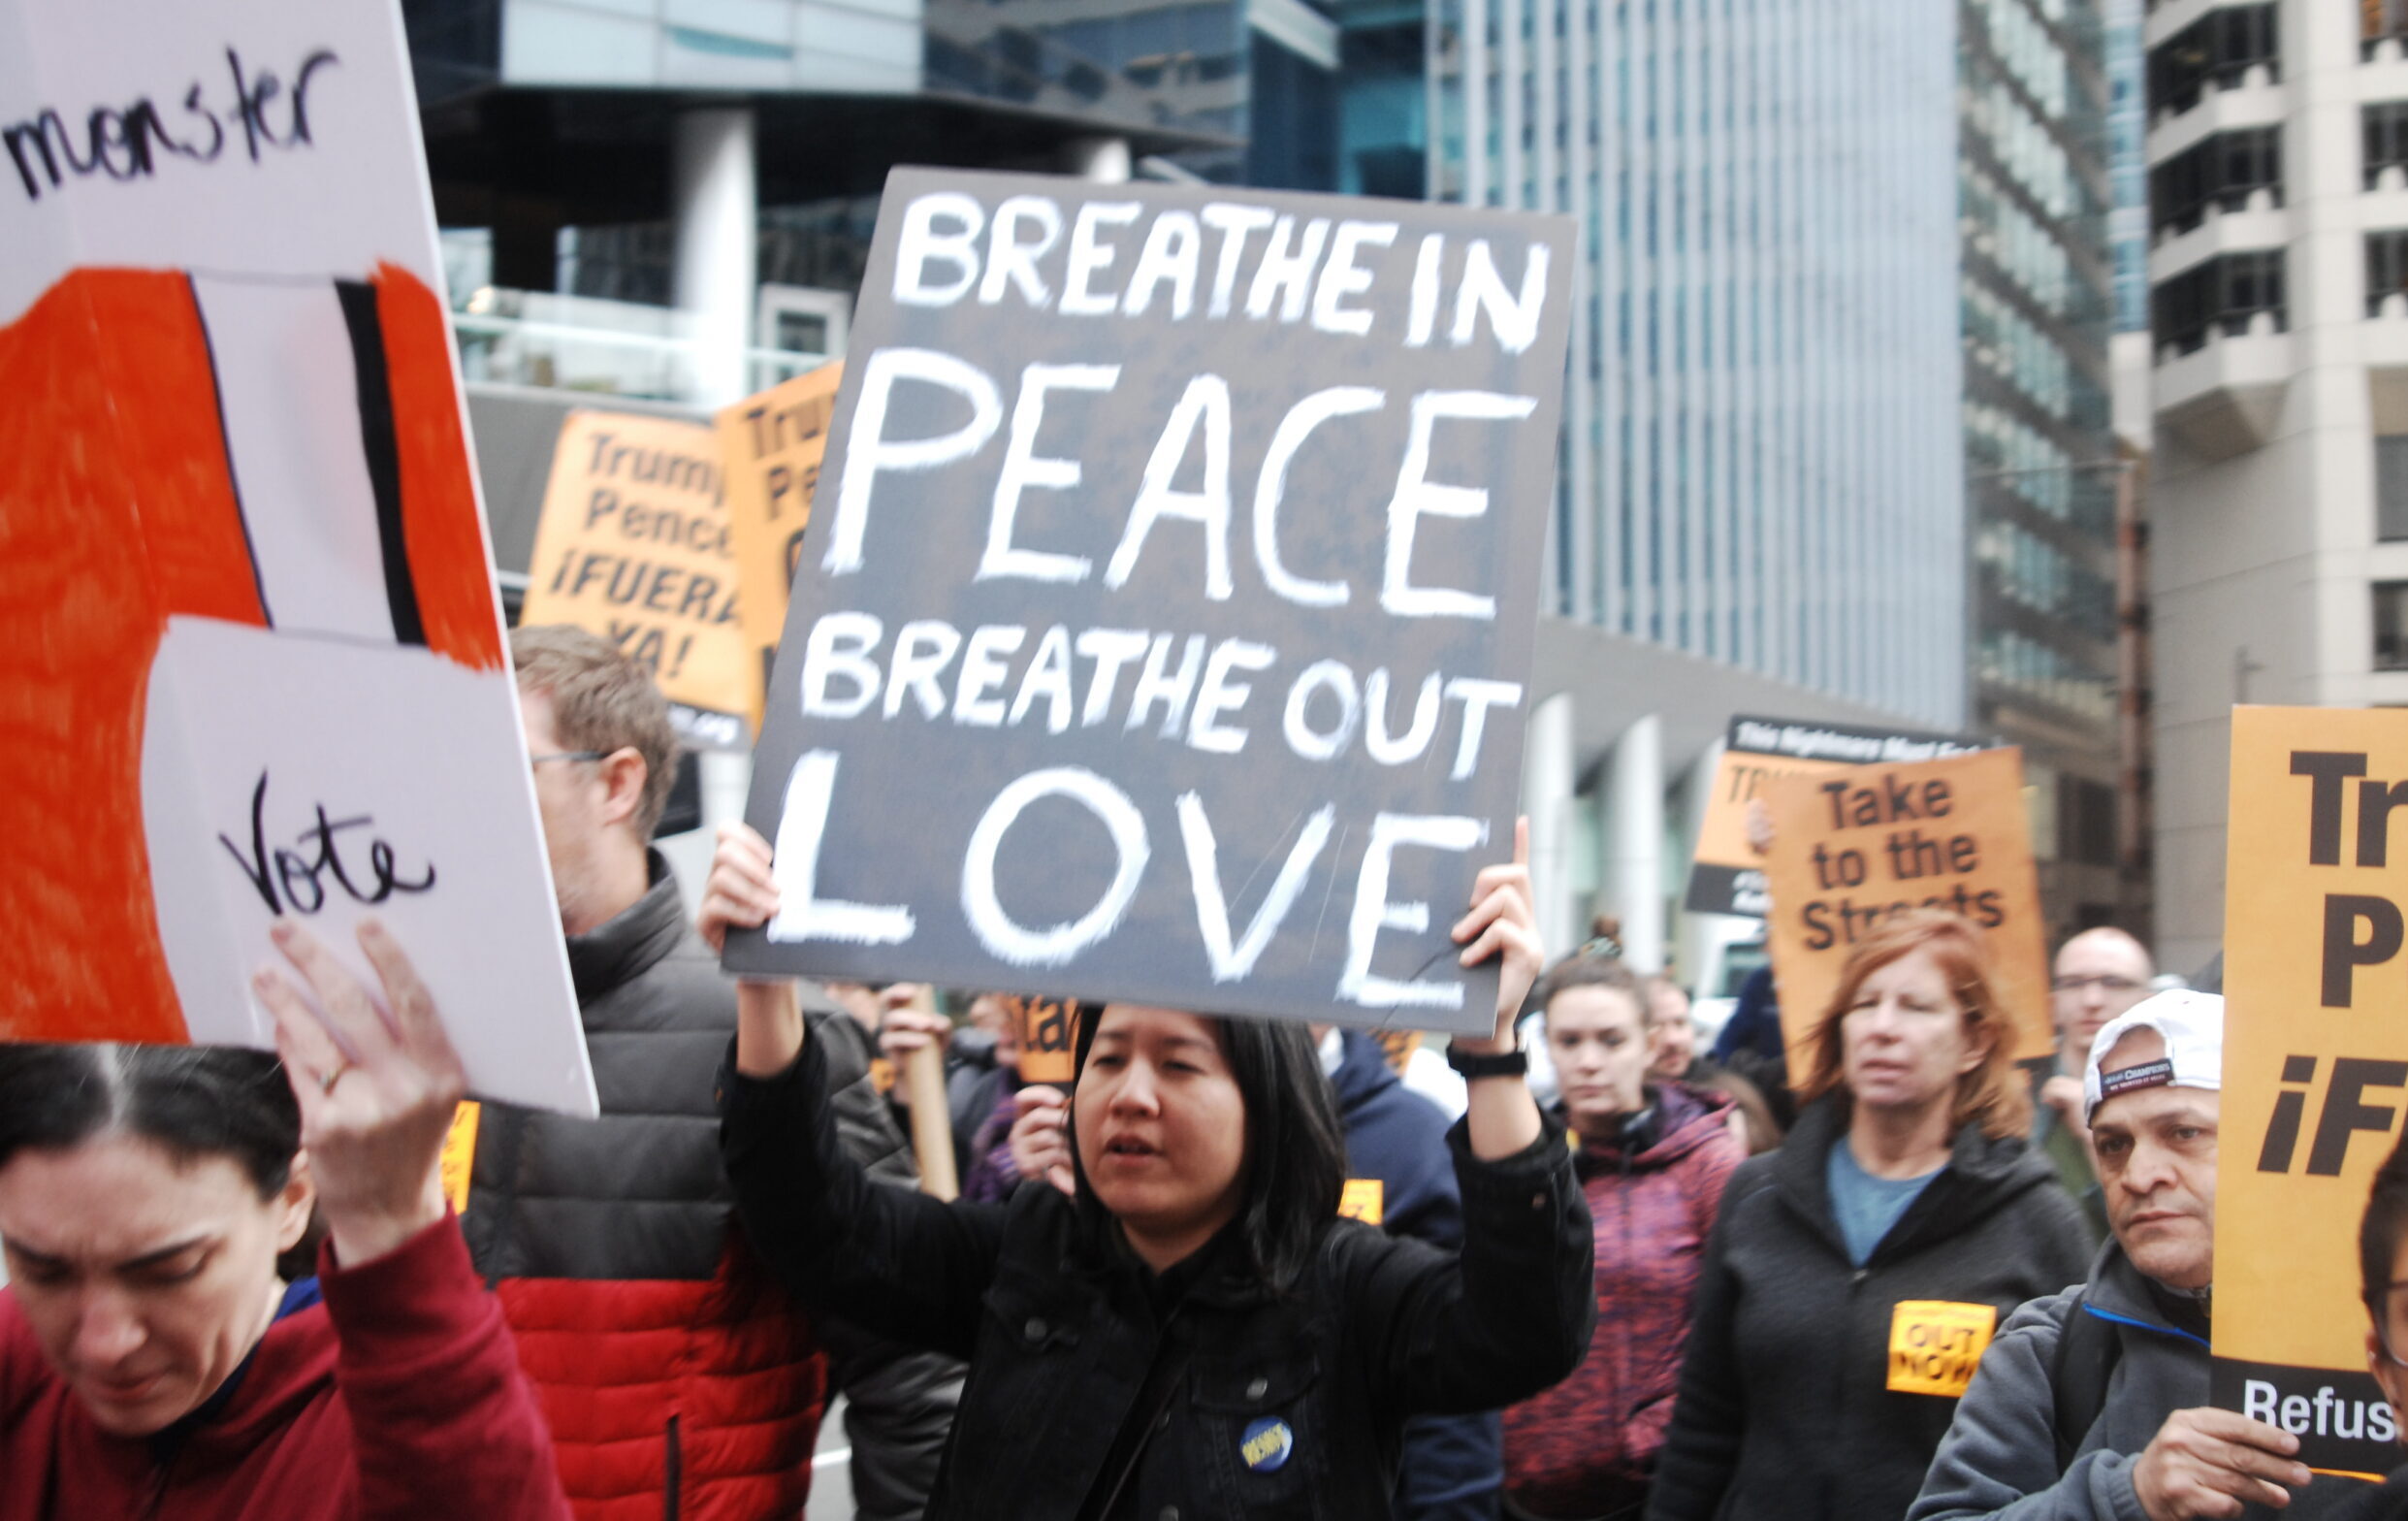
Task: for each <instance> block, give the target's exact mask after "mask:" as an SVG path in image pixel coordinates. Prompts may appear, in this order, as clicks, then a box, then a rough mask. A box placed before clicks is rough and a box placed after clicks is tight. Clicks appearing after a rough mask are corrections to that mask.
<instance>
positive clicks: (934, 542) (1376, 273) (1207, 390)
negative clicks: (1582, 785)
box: [727, 170, 1572, 1030]
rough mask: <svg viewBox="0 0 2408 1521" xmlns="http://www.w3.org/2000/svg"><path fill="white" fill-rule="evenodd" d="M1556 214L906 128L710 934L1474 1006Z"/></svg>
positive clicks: (1483, 1023)
mask: <svg viewBox="0 0 2408 1521" xmlns="http://www.w3.org/2000/svg"><path fill="white" fill-rule="evenodd" d="M1571 255H1572V229H1571V226H1570V224H1569V223H1567V222H1564V221H1562V220H1560V219H1557V218H1546V217H1535V216H1526V215H1521V214H1514V213H1506V212H1497V211H1490V210H1464V209H1461V208H1448V207H1437V206H1428V205H1420V204H1412V203H1402V202H1382V201H1365V200H1359V199H1339V198H1320V197H1306V196H1289V195H1277V194H1268V193H1255V192H1248V191H1234V190H1231V191H1224V190H1221V189H1218V188H1185V187H1166V186H1153V185H1147V186H1137V185H1110V186H1101V185H1096V184H1092V183H1088V182H1084V181H1078V180H1065V179H1053V178H1025V177H1007V176H980V175H964V174H939V173H935V172H930V171H921V170H898V171H897V172H896V173H895V174H894V175H893V177H892V178H889V179H888V181H887V185H886V195H885V201H884V204H883V208H882V210H881V214H880V217H879V224H878V232H877V237H876V239H875V241H874V243H873V244H872V248H871V256H870V262H869V268H868V275H867V277H866V281H865V284H864V288H863V293H862V298H861V304H860V309H859V311H858V312H857V314H856V319H855V322H854V325H853V330H852V332H853V343H852V352H851V357H850V359H849V360H848V363H847V366H846V371H845V378H844V386H843V390H842V392H841V394H840V396H839V398H838V401H837V405H836V412H835V416H834V419H833V423H832V427H831V431H830V442H829V445H828V451H827V458H826V462H825V465H824V468H823V470H822V473H821V481H820V489H819V496H818V499H817V501H816V502H815V505H814V509H813V514H812V526H811V535H810V537H809V539H808V540H806V542H805V545H804V554H803V558H802V566H801V572H800V574H799V576H798V577H797V579H796V582H795V585H794V590H793V603H792V606H791V608H790V609H789V615H788V618H787V629H786V635H785V639H784V641H783V643H782V644H781V646H780V649H779V652H778V660H777V665H776V671H775V675H774V677H773V679H772V681H771V684H770V703H769V713H768V722H767V726H766V728H765V730H764V733H763V736H762V740H761V744H760V747H759V749H758V751H757V753H756V757H755V771H754V784H753V786H754V790H753V795H752V800H751V806H750V808H749V810H748V818H749V819H750V821H751V822H752V824H753V825H755V827H757V828H759V829H760V830H761V831H762V832H763V833H764V834H766V835H768V836H769V837H770V839H771V841H772V842H773V845H774V847H775V849H776V869H777V872H778V877H779V882H780V886H781V889H782V894H783V898H784V907H783V910H782V912H781V914H780V915H779V917H778V918H777V919H776V920H774V921H773V922H771V923H770V924H769V925H768V926H767V927H766V930H765V932H758V933H755V934H753V935H750V936H746V937H740V938H736V939H732V940H731V942H730V947H729V951H728V955H727V964H728V965H729V966H730V967H732V968H735V969H738V970H746V971H759V970H771V969H785V970H791V971H797V972H804V973H810V974H815V975H819V976H825V977H839V978H846V979H851V980H858V981H891V980H895V979H898V978H902V977H905V976H907V975H908V976H910V977H913V978H915V979H925V980H929V981H933V982H937V983H940V984H949V985H952V986H957V987H991V988H997V989H1003V990H1009V991H1022V992H1035V993H1044V994H1049V995H1052V996H1056V997H1075V998H1079V999H1082V1000H1089V1001H1110V1000H1113V999H1122V1000H1134V1001H1142V1002H1147V1003H1155V1004H1165V1005H1169V1006H1172V1007H1177V1008H1189V1009H1198V1010H1209V1011H1215V1012H1220V1013H1227V1014H1256V1015H1269V1016H1291V1017H1309V1018H1315V1019H1345V1020H1350V1021H1352V1022H1355V1023H1360V1024H1382V1023H1391V1022H1393V1023H1411V1024H1413V1025H1415V1026H1417V1027H1421V1028H1439V1029H1448V1030H1478V1029H1486V1028H1488V1027H1490V1026H1491V1024H1492V1023H1493V1019H1494V1017H1495V1016H1494V1011H1495V971H1494V967H1493V965H1489V966H1484V967H1481V968H1478V969H1475V970H1472V971H1465V970H1464V969H1463V968H1461V966H1460V965H1459V964H1458V960H1457V947H1456V946H1455V945H1454V943H1453V941H1452V940H1450V939H1449V938H1448V930H1449V927H1450V926H1451V925H1452V924H1453V923H1454V922H1455V920H1456V919H1457V918H1458V917H1459V916H1460V915H1461V913H1462V912H1463V910H1464V908H1465V907H1466V906H1467V905H1468V904H1469V902H1470V900H1471V887H1472V881H1473V878H1474V876H1475V875H1476V873H1477V872H1478V870H1479V868H1480V867H1481V866H1483V865H1485V864H1488V863H1490V862H1493V861H1497V860H1503V859H1507V858H1510V856H1511V853H1512V849H1513V817H1514V805H1515V798H1516V793H1517V792H1518V789H1519V769H1520V750H1521V736H1522V728H1523V719H1524V713H1525V690H1524V686H1523V682H1524V678H1525V672H1526V670H1527V668H1528V663H1529V658H1530V646H1531V640H1532V637H1533V633H1534V620H1535V613H1536V607H1537V589H1538V576H1539V567H1540V559H1541V550H1542V542H1543V536H1544V526H1545V520H1546V515H1547V512H1548V510H1549V506H1550V503H1551V502H1553V500H1554V480H1555V461H1556V445H1557V409H1558V402H1559V400H1560V394H1561V389H1562V382H1563V365H1564V346H1565V338H1566V334H1567V331H1568V318H1569V315H1570V308H1569V275H1570V270H1571Z"/></svg>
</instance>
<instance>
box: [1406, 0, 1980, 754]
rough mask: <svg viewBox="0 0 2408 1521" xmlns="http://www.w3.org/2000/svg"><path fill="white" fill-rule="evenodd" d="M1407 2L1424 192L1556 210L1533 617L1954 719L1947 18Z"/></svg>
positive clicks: (1832, 6)
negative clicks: (1555, 290) (1553, 607)
mask: <svg viewBox="0 0 2408 1521" xmlns="http://www.w3.org/2000/svg"><path fill="white" fill-rule="evenodd" d="M1430 3H1431V4H1432V6H1433V7H1434V8H1435V9H1434V11H1433V13H1432V23H1433V24H1432V32H1433V36H1432V39H1431V69H1432V74H1433V86H1434V88H1433V94H1434V96H1435V121H1436V126H1437V133H1436V145H1435V152H1434V154H1433V160H1434V163H1433V184H1432V189H1433V192H1434V193H1435V194H1436V195H1437V196H1438V197H1439V198H1442V199H1446V200H1453V201H1461V202H1467V203H1470V204H1474V205H1489V206H1503V207H1517V208H1528V209H1534V210H1552V211H1560V212H1564V213H1567V214H1569V215H1571V216H1572V217H1574V218H1575V219H1576V220H1577V221H1578V222H1579V223H1580V224H1581V228H1582V233H1583V239H1582V264H1581V268H1580V270H1579V272H1578V281H1577V286H1578V291H1579V299H1580V300H1581V302H1582V303H1583V304H1584V306H1585V313H1584V315H1585V320H1583V321H1581V322H1579V323H1578V324H1576V326H1575V328H1574V333H1573V351H1572V387H1571V395H1570V401H1569V405H1568V407H1567V409H1566V417H1565V427H1566V433H1567V439H1566V447H1565V460H1564V467H1563V471H1562V482H1561V502H1560V504H1559V510H1558V512H1557V521H1556V528H1555V534H1554V536H1553V543H1552V546H1551V548H1552V552H1553V556H1554V560H1553V570H1554V574H1553V586H1554V595H1555V599H1556V602H1557V610H1559V611H1560V612H1562V613H1563V614H1564V615H1565V616H1567V617H1569V618H1572V619H1575V620H1581V621H1585V622H1589V623H1592V624H1595V625H1597V626H1599V627H1602V628H1604V629H1606V630H1609V631H1618V632H1621V633H1625V634H1628V635H1631V636H1633V637H1636V638H1638V639H1642V640H1646V641H1651V642H1653V643H1656V644H1661V645H1665V646H1669V647H1671V648H1674V649H1678V650H1682V651H1686V652H1689V653H1691V654H1695V655H1699V656H1705V657H1708V658H1710V659H1713V660H1716V661H1719V662H1724V663H1730V664H1733V665H1736V666H1739V667H1742V668H1744V669H1748V670H1751V671H1756V672H1760V673H1762V674H1764V675H1767V676H1771V677H1775V678H1777V679H1780V680H1782V681H1783V682H1787V683H1791V684H1794V685H1795V686H1797V687H1799V688H1803V689H1806V690H1809V691H1814V692H1820V693H1824V694H1828V695H1831V696H1837V697H1842V698H1846V699H1848V700H1851V701H1855V702H1859V703H1862V704H1865V705H1867V706H1868V707H1871V708H1875V709H1878V710H1881V711H1884V712H1887V713H1891V714H1894V715H1897V716H1898V717H1901V718H1907V719H1911V720H1914V721H1917V722H1921V723H1925V724H1934V725H1942V726H1947V727H1954V726H1956V725H1957V724H1959V723H1961V722H1962V721H1963V720H1964V718H1965V716H1966V674H1967V659H1966V645H1967V628H1968V622H1967V604H1966V577H1965V563H1966V562H1965V555H1966V539H1965V512H1964V495H1965V487H1964V480H1963V474H1962V469H1961V463H1960V462H1961V456H1962V449H1961V442H1960V437H1959V430H1960V422H1959V408H1960V395H1961V390H1960V375H1961V372H1962V370H1963V366H1962V363H1961V360H1960V356H1959V340H1958V307H1959V296H1958V292H1957V289H1956V269H1957V263H1958V260H1957V247H1958V234H1957V229H1958V209H1957V199H1958V186H1957V165H1956V162H1955V157H1954V151H1953V150H1954V145H1955V134H1954V132H1953V130H1952V127H1951V123H1952V120H1953V117H1954V101H1955V98H1956V88H1957V55H1956V48H1955V44H1956V22H1955V16H1953V14H1952V13H1951V11H1950V10H1949V8H1947V7H1944V6H1939V5H1900V4H1895V3H1885V0H1651V3H1646V4H1631V3H1603V0H1430Z"/></svg>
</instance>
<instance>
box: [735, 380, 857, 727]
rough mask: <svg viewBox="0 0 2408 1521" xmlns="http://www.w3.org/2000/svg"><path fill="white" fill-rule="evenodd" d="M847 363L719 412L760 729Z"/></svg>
mask: <svg viewBox="0 0 2408 1521" xmlns="http://www.w3.org/2000/svg"><path fill="white" fill-rule="evenodd" d="M844 374H845V367H844V365H843V364H842V363H841V362H840V363H837V364H829V365H821V366H820V367H819V369H817V370H814V371H812V372H809V373H808V374H799V375H796V376H795V377H794V378H793V379H791V380H786V381H781V382H780V383H779V384H777V385H774V386H772V387H770V388H769V389H768V390H766V391H763V392H761V393H760V394H759V395H758V396H750V397H747V398H745V399H744V400H743V401H741V402H738V403H737V404H735V405H733V406H729V407H725V408H722V410H721V412H720V414H719V419H718V422H719V446H720V458H721V460H722V462H724V465H725V468H726V471H727V523H728V529H729V532H730V534H732V535H733V543H734V545H735V551H736V567H737V568H736V582H737V585H738V586H739V587H740V588H742V591H743V597H742V599H741V605H742V607H743V622H744V637H745V641H746V643H747V644H748V645H749V646H751V658H752V660H753V662H754V663H755V677H754V691H753V700H752V703H751V706H750V709H749V711H750V712H751V713H752V715H753V727H754V728H755V730H757V729H758V728H760V719H761V705H762V703H763V702H764V701H765V700H766V698H767V696H768V691H769V685H768V684H769V663H770V661H771V660H772V659H774V658H775V657H776V655H777V653H778V639H779V637H780V635H782V634H784V633H785V632H786V599H787V590H788V589H789V588H790V587H792V586H793V584H794V573H795V571H796V570H797V569H798V568H799V567H800V566H801V565H802V558H803V531H804V530H805V529H806V528H809V527H810V526H811V496H812V493H813V492H814V491H815V490H816V489H818V487H819V461H820V458H821V456H822V455H824V454H825V453H826V451H827V445H828V421H829V419H830V418H831V417H832V416H833V415H834V414H835V411H836V387H837V384H838V382H840V381H841V380H843V378H844Z"/></svg>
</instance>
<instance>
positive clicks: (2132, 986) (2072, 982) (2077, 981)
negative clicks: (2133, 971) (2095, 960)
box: [2048, 976, 2141, 993]
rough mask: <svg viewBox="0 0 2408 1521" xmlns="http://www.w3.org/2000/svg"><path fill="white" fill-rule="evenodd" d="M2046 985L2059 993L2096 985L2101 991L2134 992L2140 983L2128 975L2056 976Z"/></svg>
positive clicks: (2137, 989) (2073, 991)
mask: <svg viewBox="0 0 2408 1521" xmlns="http://www.w3.org/2000/svg"><path fill="white" fill-rule="evenodd" d="M2048 986H2049V987H2052V988H2054V989H2056V990H2057V991H2058V992H2061V993H2078V992H2081V991H2083V990H2084V989H2085V988H2091V987H2096V988H2098V989H2099V990H2100V991H2101V992H2103V993H2136V992H2138V991H2139V990H2140V987H2141V985H2140V984H2138V983H2135V982H2134V981H2133V980H2132V979H2131V978H2129V977H2113V976H2109V977H2058V978H2052V979H2050V980H2049V984H2048Z"/></svg>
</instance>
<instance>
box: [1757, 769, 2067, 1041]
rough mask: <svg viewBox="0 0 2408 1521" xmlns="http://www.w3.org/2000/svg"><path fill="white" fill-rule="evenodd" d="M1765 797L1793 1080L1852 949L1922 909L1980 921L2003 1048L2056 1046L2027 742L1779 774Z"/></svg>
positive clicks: (1776, 951) (1773, 935) (1777, 959)
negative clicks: (2007, 1035)
mask: <svg viewBox="0 0 2408 1521" xmlns="http://www.w3.org/2000/svg"><path fill="white" fill-rule="evenodd" d="M1768 806H1769V807H1770V808H1771V811H1772V815H1773V853H1772V855H1771V856H1770V857H1769V858H1767V860H1766V864H1767V866H1768V868H1769V870H1768V873H1767V875H1768V876H1769V877H1770V879H1771V882H1772V893H1773V904H1772V910H1773V911H1772V914H1771V916H1770V917H1769V919H1768V920H1767V922H1766V927H1767V929H1768V931H1769V933H1768V937H1767V938H1768V940H1769V943H1770V946H1771V950H1772V954H1773V973H1774V976H1775V977H1776V978H1777V979H1778V982H1779V986H1780V989H1781V1027H1782V1039H1783V1040H1784V1041H1785V1042H1786V1044H1787V1045H1788V1048H1789V1063H1790V1066H1789V1070H1790V1071H1791V1072H1792V1073H1793V1074H1795V1075H1796V1076H1797V1077H1798V1079H1800V1080H1803V1078H1804V1076H1805V1074H1806V1071H1807V1056H1806V1052H1805V1048H1806V1047H1807V1045H1808V1043H1809V1042H1810V1041H1811V1040H1812V1039H1813V1037H1814V1029H1815V1026H1816V1025H1817V1024H1818V1023H1819V1022H1820V1021H1821V1019H1822V1016H1823V1013H1824V1009H1825V1006H1826V1005H1827V1004H1829V1002H1830V1001H1831V997H1832V994H1833V993H1834V992H1835V991H1837V989H1838V987H1839V985H1840V970H1841V968H1842V967H1843V966H1844V965H1846V961H1847V954H1848V950H1849V948H1850V947H1851V946H1853V945H1854V944H1855V943H1856V941H1857V940H1858V939H1860V938H1862V937H1863V935H1864V934H1865V933H1866V932H1867V931H1868V930H1870V929H1872V928H1873V927H1874V926H1875V925H1876V924H1878V923H1879V922H1881V921H1883V920H1885V919H1887V918H1889V917H1890V916H1891V915H1893V914H1897V913H1903V912H1905V911H1906V910H1909V909H1916V908H1938V909H1946V910H1948V911H1949V912H1951V913H1955V914H1962V915H1963V916H1965V917H1966V918H1967V919H1969V920H1972V921H1973V922H1975V923H1976V924H1978V925H1980V926H1981V929H1982V934H1983V939H1984V940H1985V941H1986V942H1987V943H1988V946H1989V951H1990V973H1991V986H1992V987H1993V989H1994V990H1995V991H1996V992H1997V994H1998V996H1999V999H2000V1002H2001V1003H2002V1004H2003V1005H2004V1006H2005V1008H2006V1010H2007V1015H2008V1017H2009V1020H2010V1023H2011V1024H2012V1027H2013V1028H2014V1030H2015V1033H2016V1045H2015V1048H2014V1049H2013V1050H2011V1051H2009V1052H2007V1054H2008V1056H2010V1057H2017V1056H2031V1055H2038V1054H2039V1053H2040V1052H2045V1051H2047V1050H2048V1049H2049V1047H2050V1043H2051V1041H2052V1039H2053V1026H2052V1025H2051V1023H2050V1014H2049V1002H2048V961H2047V955H2046V935H2045V932H2044V930H2043V928H2042V925H2041V922H2040V890H2039V877H2038V876H2037V874H2036V873H2035V872H2034V870H2033V866H2032V835H2031V824H2030V822H2029V816H2028V815H2027V813H2026V811H2025V808H2024V801H2023V753H2022V752H2021V751H2019V750H2014V749H2011V748H2010V749H2004V750H1986V751H1982V752H1980V753H1978V754H1975V755H1967V756H1958V757H1955V758H1953V759H1950V760H1927V761H1924V762H1922V763H1920V764H1916V765H1869V766H1855V767H1851V768H1849V769H1848V770H1846V771H1845V772H1839V773H1835V774H1832V775H1828V776H1823V777H1789V778H1783V779H1781V780H1777V781H1776V782H1775V783H1774V784H1773V786H1772V790H1771V793H1770V796H1769V799H1768Z"/></svg>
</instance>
